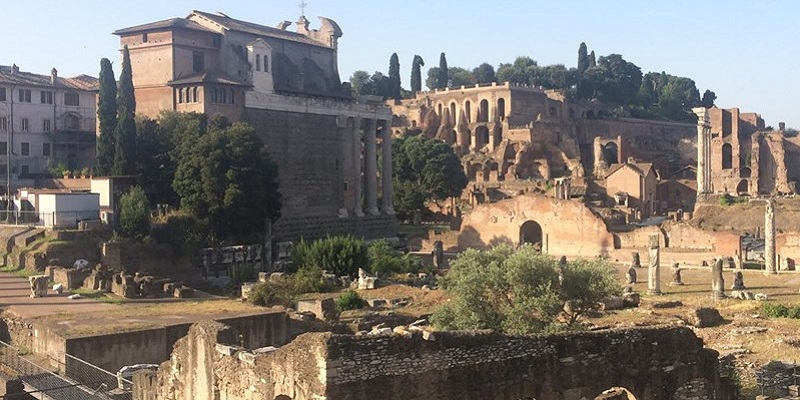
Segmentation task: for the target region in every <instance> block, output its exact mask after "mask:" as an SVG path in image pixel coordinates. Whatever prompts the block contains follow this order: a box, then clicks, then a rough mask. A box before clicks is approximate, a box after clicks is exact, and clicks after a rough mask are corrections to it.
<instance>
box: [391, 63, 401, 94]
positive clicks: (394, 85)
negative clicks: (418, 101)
mask: <svg viewBox="0 0 800 400" xmlns="http://www.w3.org/2000/svg"><path fill="white" fill-rule="evenodd" d="M389 97H391V98H393V99H397V100H399V99H400V60H399V59H398V58H397V53H392V57H391V58H389Z"/></svg>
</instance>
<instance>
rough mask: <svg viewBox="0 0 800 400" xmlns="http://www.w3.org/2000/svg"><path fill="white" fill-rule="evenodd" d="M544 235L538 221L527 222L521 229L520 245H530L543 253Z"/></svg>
mask: <svg viewBox="0 0 800 400" xmlns="http://www.w3.org/2000/svg"><path fill="white" fill-rule="evenodd" d="M543 238H544V235H543V234H542V226H541V225H539V223H538V222H536V221H527V222H525V223H524V224H522V226H521V227H520V228H519V243H520V244H530V245H533V247H535V248H536V250H538V251H542V243H543Z"/></svg>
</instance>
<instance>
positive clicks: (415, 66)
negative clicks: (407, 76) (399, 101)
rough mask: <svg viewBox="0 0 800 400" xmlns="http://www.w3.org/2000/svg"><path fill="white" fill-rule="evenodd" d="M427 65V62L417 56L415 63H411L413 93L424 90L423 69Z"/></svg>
mask: <svg viewBox="0 0 800 400" xmlns="http://www.w3.org/2000/svg"><path fill="white" fill-rule="evenodd" d="M424 65H425V61H423V60H422V57H420V56H418V55H415V56H414V61H413V62H412V63H411V91H412V92H415V93H416V92H419V91H421V90H422V69H421V67H423V66H424Z"/></svg>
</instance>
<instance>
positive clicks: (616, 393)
mask: <svg viewBox="0 0 800 400" xmlns="http://www.w3.org/2000/svg"><path fill="white" fill-rule="evenodd" d="M595 399H600V400H637V399H636V396H634V394H633V393H632V392H631V391H630V390H628V389H625V388H623V387H612V388H611V389H608V390H604V391H603V393H600V395H599V396H597V397H595Z"/></svg>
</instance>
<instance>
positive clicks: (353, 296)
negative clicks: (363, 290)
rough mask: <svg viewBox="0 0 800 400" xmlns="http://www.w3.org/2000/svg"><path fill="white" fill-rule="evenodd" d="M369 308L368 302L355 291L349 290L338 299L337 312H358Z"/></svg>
mask: <svg viewBox="0 0 800 400" xmlns="http://www.w3.org/2000/svg"><path fill="white" fill-rule="evenodd" d="M366 306H367V301H366V300H364V299H362V298H361V296H359V295H358V293H356V291H355V290H348V291H346V292H344V293H342V295H341V296H339V297H338V298H337V299H336V311H339V312H342V311H347V310H358V309H359V308H364V307H366Z"/></svg>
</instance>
